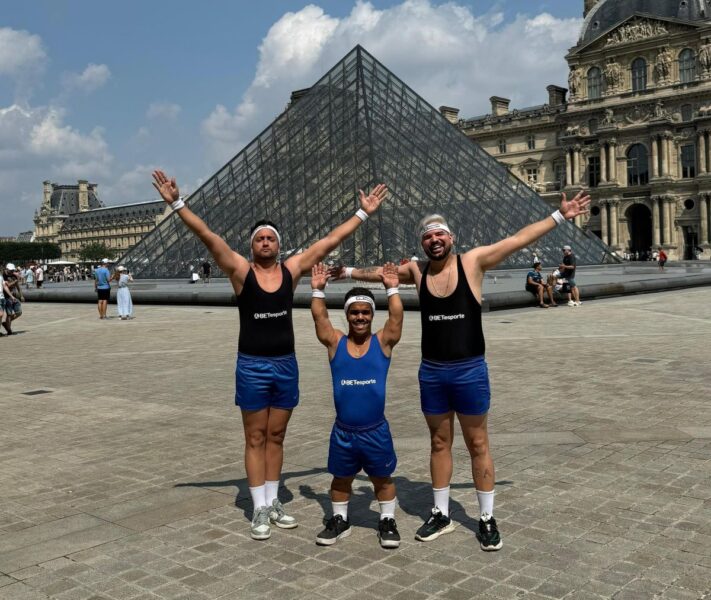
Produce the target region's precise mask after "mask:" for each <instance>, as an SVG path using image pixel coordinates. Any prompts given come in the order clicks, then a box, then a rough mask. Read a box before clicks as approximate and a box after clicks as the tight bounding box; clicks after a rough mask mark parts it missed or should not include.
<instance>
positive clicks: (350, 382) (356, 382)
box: [341, 379, 378, 385]
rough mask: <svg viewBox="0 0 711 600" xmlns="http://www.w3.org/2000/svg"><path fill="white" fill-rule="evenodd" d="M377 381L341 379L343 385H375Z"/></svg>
mask: <svg viewBox="0 0 711 600" xmlns="http://www.w3.org/2000/svg"><path fill="white" fill-rule="evenodd" d="M376 383H378V381H377V379H341V385H375V384H376Z"/></svg>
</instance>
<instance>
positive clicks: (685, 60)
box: [679, 48, 696, 83]
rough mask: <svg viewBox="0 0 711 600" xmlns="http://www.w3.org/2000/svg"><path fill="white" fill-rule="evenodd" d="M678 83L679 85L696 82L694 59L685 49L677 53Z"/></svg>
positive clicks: (692, 53)
mask: <svg viewBox="0 0 711 600" xmlns="http://www.w3.org/2000/svg"><path fill="white" fill-rule="evenodd" d="M679 81H681V83H691V82H692V81H696V57H695V56H694V51H693V50H691V49H690V48H685V49H684V50H682V51H681V52H680V53H679Z"/></svg>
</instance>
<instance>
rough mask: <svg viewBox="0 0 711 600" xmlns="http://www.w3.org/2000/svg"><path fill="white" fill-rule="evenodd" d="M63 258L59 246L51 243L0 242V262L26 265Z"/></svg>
mask: <svg viewBox="0 0 711 600" xmlns="http://www.w3.org/2000/svg"><path fill="white" fill-rule="evenodd" d="M60 256H62V250H61V248H60V247H59V245H58V244H51V243H49V242H0V261H1V262H16V263H20V264H22V263H26V262H30V261H42V262H44V261H47V260H54V259H57V258H59V257H60Z"/></svg>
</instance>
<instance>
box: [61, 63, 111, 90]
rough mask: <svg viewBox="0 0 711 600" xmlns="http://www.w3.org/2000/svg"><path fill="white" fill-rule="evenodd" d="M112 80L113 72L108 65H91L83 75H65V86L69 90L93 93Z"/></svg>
mask: <svg viewBox="0 0 711 600" xmlns="http://www.w3.org/2000/svg"><path fill="white" fill-rule="evenodd" d="M110 78H111V70H110V69H109V68H108V67H107V66H106V65H103V64H102V65H95V64H94V63H89V64H88V65H87V67H86V69H84V71H82V72H81V73H67V74H66V75H64V78H63V82H64V86H65V87H66V88H67V89H69V90H79V91H82V92H86V93H89V92H93V91H95V90H98V89H99V88H100V87H101V86H103V85H104V84H105V83H106V82H107V81H108V80H109V79H110Z"/></svg>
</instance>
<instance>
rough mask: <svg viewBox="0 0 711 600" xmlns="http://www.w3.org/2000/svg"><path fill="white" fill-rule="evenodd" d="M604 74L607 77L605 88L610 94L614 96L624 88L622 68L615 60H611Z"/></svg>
mask: <svg viewBox="0 0 711 600" xmlns="http://www.w3.org/2000/svg"><path fill="white" fill-rule="evenodd" d="M603 74H604V75H605V86H606V92H607V93H608V94H612V93H614V92H616V91H617V90H618V89H619V88H620V87H622V68H621V67H620V64H619V63H618V62H616V61H615V59H614V58H611V59H609V61H608V63H607V64H606V65H605V70H604V72H603Z"/></svg>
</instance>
